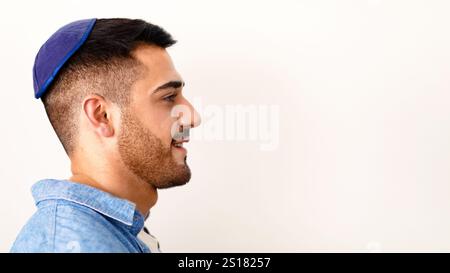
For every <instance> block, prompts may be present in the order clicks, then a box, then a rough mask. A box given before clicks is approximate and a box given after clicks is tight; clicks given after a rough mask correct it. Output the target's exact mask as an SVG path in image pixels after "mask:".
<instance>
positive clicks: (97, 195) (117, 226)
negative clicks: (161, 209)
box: [11, 179, 150, 253]
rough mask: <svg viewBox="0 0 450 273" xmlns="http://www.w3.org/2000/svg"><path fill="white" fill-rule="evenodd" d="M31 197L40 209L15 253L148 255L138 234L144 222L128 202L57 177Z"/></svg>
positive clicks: (15, 246)
mask: <svg viewBox="0 0 450 273" xmlns="http://www.w3.org/2000/svg"><path fill="white" fill-rule="evenodd" d="M32 194H33V197H34V199H35V202H36V206H37V208H38V209H37V211H36V213H35V214H34V215H33V216H32V217H31V218H30V219H29V220H28V222H27V223H26V225H25V226H24V227H23V228H22V230H21V231H20V233H19V235H18V237H17V238H16V241H15V242H14V244H13V246H12V248H11V252H127V253H139V252H141V253H142V252H144V253H149V252H150V249H149V248H148V247H147V245H145V244H144V243H143V242H142V241H141V240H140V239H139V238H138V236H137V235H138V233H139V232H141V230H142V229H143V227H144V220H145V219H144V217H143V216H142V214H140V213H139V212H138V211H137V210H136V205H135V204H133V203H131V202H129V201H127V200H125V199H120V198H118V197H114V196H113V195H111V194H109V193H106V192H103V191H101V190H99V189H96V188H94V187H90V186H87V185H83V184H79V183H75V182H71V181H69V180H55V179H46V180H41V181H39V182H37V183H36V184H35V185H34V186H33V187H32Z"/></svg>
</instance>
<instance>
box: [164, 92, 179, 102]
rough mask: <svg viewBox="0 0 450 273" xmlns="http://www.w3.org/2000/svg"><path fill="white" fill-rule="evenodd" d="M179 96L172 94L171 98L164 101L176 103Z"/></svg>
mask: <svg viewBox="0 0 450 273" xmlns="http://www.w3.org/2000/svg"><path fill="white" fill-rule="evenodd" d="M176 96H177V94H172V95H170V96H167V97H164V98H163V99H164V100H165V101H168V102H174V101H175V98H176Z"/></svg>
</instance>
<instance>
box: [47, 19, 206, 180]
mask: <svg viewBox="0 0 450 273" xmlns="http://www.w3.org/2000/svg"><path fill="white" fill-rule="evenodd" d="M175 42H176V41H175V40H173V39H172V37H171V35H170V34H168V33H167V32H166V31H164V30H163V29H162V28H160V27H158V26H156V25H152V24H150V23H147V22H145V21H142V20H130V19H98V20H96V22H95V25H94V27H93V29H92V31H91V32H90V34H89V36H88V38H87V40H86V41H85V42H84V43H83V45H82V46H81V47H80V48H79V49H78V50H77V51H76V53H75V54H74V55H73V56H71V57H70V59H69V60H68V61H67V62H66V63H65V64H64V66H63V67H62V68H61V70H59V72H58V74H57V76H56V78H55V79H54V81H53V82H52V84H51V85H50V86H49V88H48V90H47V91H46V92H45V93H44V95H43V96H42V101H43V103H44V107H45V110H46V112H47V115H48V117H49V120H50V122H51V124H52V126H53V128H54V129H55V132H56V134H57V136H58V138H59V139H60V141H61V143H62V145H63V147H64V149H65V151H66V153H67V154H68V155H69V157H70V158H71V159H73V158H83V157H84V156H88V155H92V153H94V152H95V153H96V156H100V157H103V158H105V159H107V160H110V161H114V162H115V164H119V165H121V166H117V167H118V168H125V169H127V171H130V173H132V174H134V175H135V176H136V177H138V178H139V179H141V180H142V181H145V182H147V183H149V184H152V185H153V186H155V187H156V188H167V187H171V186H177V185H182V184H185V183H187V182H188V181H189V179H190V176H191V173H190V169H189V167H188V166H187V164H186V150H185V149H184V148H182V147H177V146H179V143H180V142H182V141H186V140H188V139H187V138H186V136H187V134H186V133H187V132H188V131H189V128H192V127H195V126H197V125H198V124H199V123H200V117H199V116H198V113H197V112H196V111H195V110H194V109H193V107H192V105H191V104H190V103H189V102H188V101H187V100H186V99H185V98H184V97H183V95H182V87H183V86H184V82H183V80H182V78H181V76H180V75H179V74H178V72H177V71H176V69H175V67H174V65H173V63H172V60H171V58H170V56H169V55H168V53H167V51H166V50H165V49H166V48H167V47H169V46H171V45H173V44H174V43H175ZM179 132H184V134H179ZM179 135H181V136H184V137H185V138H180V137H178V136H179ZM99 153H100V155H98V154H99ZM117 162H119V163H117ZM113 165H114V164H113Z"/></svg>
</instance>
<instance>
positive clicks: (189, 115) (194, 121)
mask: <svg viewBox="0 0 450 273" xmlns="http://www.w3.org/2000/svg"><path fill="white" fill-rule="evenodd" d="M181 106H182V107H181V111H180V112H179V114H180V116H179V117H180V119H179V123H180V125H182V126H183V127H189V128H195V127H197V126H199V125H200V124H201V123H202V120H201V117H200V114H199V113H198V112H197V110H195V108H194V106H192V104H191V103H190V102H189V101H188V100H186V99H185V100H184V102H183V104H182V105H181Z"/></svg>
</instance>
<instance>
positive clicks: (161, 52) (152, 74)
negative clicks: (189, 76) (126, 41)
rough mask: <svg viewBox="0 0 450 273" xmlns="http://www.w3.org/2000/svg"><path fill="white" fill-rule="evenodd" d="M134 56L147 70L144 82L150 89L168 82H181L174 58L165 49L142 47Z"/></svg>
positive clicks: (152, 46) (134, 52)
mask: <svg viewBox="0 0 450 273" xmlns="http://www.w3.org/2000/svg"><path fill="white" fill-rule="evenodd" d="M133 56H134V57H135V58H136V59H137V60H139V61H140V62H141V63H143V64H144V66H145V67H146V68H147V69H146V71H145V75H144V77H143V80H144V81H145V82H146V83H147V84H148V87H149V88H151V87H152V86H155V88H156V86H159V85H160V84H164V83H166V82H168V81H174V80H181V76H180V75H179V73H178V72H177V70H176V69H175V66H174V64H173V62H172V58H171V57H170V55H169V53H167V51H166V50H165V49H164V48H161V47H158V46H154V45H140V46H139V47H137V48H136V49H135V50H134V51H133Z"/></svg>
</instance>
